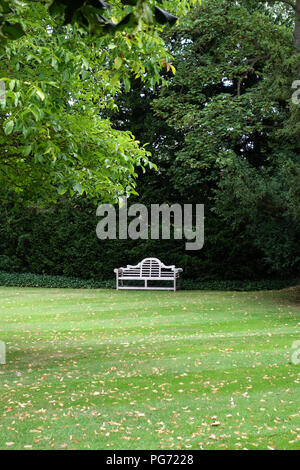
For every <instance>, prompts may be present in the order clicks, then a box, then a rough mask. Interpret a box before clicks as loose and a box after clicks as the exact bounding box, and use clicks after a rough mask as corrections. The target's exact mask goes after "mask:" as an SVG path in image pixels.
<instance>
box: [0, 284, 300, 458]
mask: <svg viewBox="0 0 300 470" xmlns="http://www.w3.org/2000/svg"><path fill="white" fill-rule="evenodd" d="M298 292H299V291H297V290H296V289H287V290H285V291H269V292H251V293H249V292H248V293H243V292H239V293H237V292H235V293H232V292H197V291H193V292H188V291H185V292H176V293H173V292H159V293H157V292H150V291H148V292H140V291H136V292H135V291H127V292H116V291H112V290H111V291H109V290H71V289H66V290H63V289H34V288H28V289H21V288H19V289H18V288H5V287H4V288H0V331H1V333H0V339H1V340H2V341H5V342H6V344H7V364H6V365H5V366H3V365H2V366H1V365H0V448H1V449H23V448H32V449H64V448H66V449H89V448H90V449H107V450H109V449H202V448H203V449H228V448H229V449H245V448H247V449H268V448H274V449H300V412H299V410H300V365H293V364H292V363H291V361H290V354H291V345H292V342H293V341H295V340H300V309H299V303H297V302H298V299H297V296H298Z"/></svg>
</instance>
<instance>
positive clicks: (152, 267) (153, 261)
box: [141, 258, 162, 277]
mask: <svg viewBox="0 0 300 470" xmlns="http://www.w3.org/2000/svg"><path fill="white" fill-rule="evenodd" d="M161 265H162V263H161V261H159V259H157V258H145V259H144V260H143V261H141V275H142V277H160V275H161Z"/></svg>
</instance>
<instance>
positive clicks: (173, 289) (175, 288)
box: [173, 276, 176, 292]
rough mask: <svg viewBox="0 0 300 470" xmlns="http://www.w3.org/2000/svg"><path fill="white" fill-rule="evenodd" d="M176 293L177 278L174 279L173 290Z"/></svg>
mask: <svg viewBox="0 0 300 470" xmlns="http://www.w3.org/2000/svg"><path fill="white" fill-rule="evenodd" d="M173 290H174V292H176V276H175V277H174V288H173Z"/></svg>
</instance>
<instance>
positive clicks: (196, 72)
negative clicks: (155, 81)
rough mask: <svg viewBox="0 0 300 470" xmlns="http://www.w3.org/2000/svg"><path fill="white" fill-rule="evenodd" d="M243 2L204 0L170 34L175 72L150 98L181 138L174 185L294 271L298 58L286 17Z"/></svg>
mask: <svg viewBox="0 0 300 470" xmlns="http://www.w3.org/2000/svg"><path fill="white" fill-rule="evenodd" d="M248 8H249V5H248ZM248 8H246V6H243V5H238V4H232V2H229V1H227V0H214V1H210V2H207V3H204V4H203V6H202V7H200V8H199V10H197V11H195V12H194V14H192V15H190V16H189V17H187V18H186V21H185V23H184V24H183V25H182V26H178V27H177V28H175V29H174V31H173V32H172V33H170V38H169V42H170V44H171V50H172V53H173V55H174V56H175V58H176V61H175V63H174V64H175V66H176V69H177V73H176V75H175V77H172V78H170V83H169V87H168V88H163V89H162V91H161V93H160V96H159V98H158V99H156V100H155V101H154V105H153V106H154V110H155V112H156V114H157V115H158V117H160V118H161V119H162V120H165V121H166V122H167V124H168V125H169V127H170V128H172V129H174V130H175V131H176V132H177V133H179V134H181V136H182V138H183V139H184V143H182V142H180V140H179V139H177V141H178V142H179V143H180V144H179V145H178V147H177V149H176V151H175V158H174V157H173V155H172V154H171V153H170V154H169V158H168V161H169V162H170V163H169V170H167V174H168V177H169V181H170V182H171V184H172V185H173V186H174V187H175V188H176V189H177V191H178V192H179V193H181V194H182V195H185V194H186V193H188V194H189V197H194V198H196V197H197V195H198V198H199V199H198V200H200V197H202V198H204V199H205V203H206V201H207V200H208V204H206V207H207V208H208V210H211V211H212V212H215V213H217V214H218V215H219V217H221V219H223V220H224V221H226V223H230V224H231V225H232V228H233V229H234V231H237V232H239V233H240V234H241V235H242V236H243V237H244V239H245V240H247V241H248V246H249V247H250V246H252V247H256V248H258V249H259V252H260V253H263V256H261V258H260V259H261V261H262V262H263V263H265V264H266V265H268V266H272V269H275V270H276V271H279V270H280V269H282V270H285V269H286V268H288V269H289V268H292V269H295V270H296V271H297V270H298V269H299V249H298V244H297V239H298V237H299V214H298V212H299V209H297V208H298V201H299V191H298V189H297V188H299V168H300V166H299V158H298V155H299V149H300V147H299V145H300V140H299V112H300V111H299V106H296V105H292V104H291V94H292V92H291V84H292V82H293V81H294V78H295V77H296V76H297V70H298V67H299V63H300V62H299V59H300V56H299V54H295V52H294V47H293V37H292V31H291V28H290V26H289V25H287V26H286V25H282V24H274V21H273V17H272V15H268V14H267V12H261V11H260V9H258V10H257V9H256V10H254V11H253V10H252V11H249V10H248ZM224 10H225V11H226V14H225V15H224V14H223V13H224ZM242 22H243V24H244V28H243V29H241V28H240V24H241V23H242ZM245 31H246V32H247V33H246V34H245ZM297 116H298V117H297ZM165 148H166V147H165ZM162 156H163V157H162V158H163V160H164V161H165V162H166V161H167V160H166V159H165V157H164V153H162ZM172 157H173V158H172ZM216 189H217V191H216ZM202 201H203V199H202ZM208 223H209V222H208ZM206 240H208V234H206ZM204 249H205V248H204ZM249 254H250V253H249ZM248 259H251V255H250V256H249V257H248Z"/></svg>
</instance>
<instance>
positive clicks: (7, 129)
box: [4, 120, 15, 135]
mask: <svg viewBox="0 0 300 470" xmlns="http://www.w3.org/2000/svg"><path fill="white" fill-rule="evenodd" d="M14 125H15V123H14V121H13V120H10V121H8V122H7V123H6V124H5V125H4V132H5V134H6V135H10V134H11V133H12V131H13V128H14Z"/></svg>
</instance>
